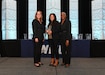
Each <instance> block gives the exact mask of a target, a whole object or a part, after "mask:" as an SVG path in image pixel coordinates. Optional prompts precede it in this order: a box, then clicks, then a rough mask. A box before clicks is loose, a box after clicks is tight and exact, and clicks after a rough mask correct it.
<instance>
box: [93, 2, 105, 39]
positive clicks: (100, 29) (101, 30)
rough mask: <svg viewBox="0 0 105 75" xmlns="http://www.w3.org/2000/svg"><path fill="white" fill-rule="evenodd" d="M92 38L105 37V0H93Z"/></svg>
mask: <svg viewBox="0 0 105 75" xmlns="http://www.w3.org/2000/svg"><path fill="white" fill-rule="evenodd" d="M92 39H105V0H93V1H92Z"/></svg>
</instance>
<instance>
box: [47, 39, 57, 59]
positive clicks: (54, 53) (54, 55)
mask: <svg viewBox="0 0 105 75" xmlns="http://www.w3.org/2000/svg"><path fill="white" fill-rule="evenodd" d="M48 42H49V47H51V58H56V59H59V53H58V40H53V39H48Z"/></svg>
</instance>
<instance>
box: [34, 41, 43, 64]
mask: <svg viewBox="0 0 105 75" xmlns="http://www.w3.org/2000/svg"><path fill="white" fill-rule="evenodd" d="M42 44H43V42H42V40H39V42H35V41H34V63H38V62H40V61H41V48H42Z"/></svg>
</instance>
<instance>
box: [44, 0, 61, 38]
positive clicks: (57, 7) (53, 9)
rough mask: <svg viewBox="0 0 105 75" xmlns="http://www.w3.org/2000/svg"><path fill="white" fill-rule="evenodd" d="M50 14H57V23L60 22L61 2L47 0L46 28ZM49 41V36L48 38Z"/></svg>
mask: <svg viewBox="0 0 105 75" xmlns="http://www.w3.org/2000/svg"><path fill="white" fill-rule="evenodd" d="M50 13H55V14H56V17H57V21H60V13H61V0H46V27H47V25H48V23H49V15H50ZM46 39H47V36H46Z"/></svg>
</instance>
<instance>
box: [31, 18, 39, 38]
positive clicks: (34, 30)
mask: <svg viewBox="0 0 105 75" xmlns="http://www.w3.org/2000/svg"><path fill="white" fill-rule="evenodd" d="M32 29H33V38H37V37H38V36H37V35H38V26H37V21H35V20H33V22H32Z"/></svg>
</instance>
